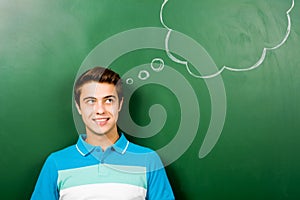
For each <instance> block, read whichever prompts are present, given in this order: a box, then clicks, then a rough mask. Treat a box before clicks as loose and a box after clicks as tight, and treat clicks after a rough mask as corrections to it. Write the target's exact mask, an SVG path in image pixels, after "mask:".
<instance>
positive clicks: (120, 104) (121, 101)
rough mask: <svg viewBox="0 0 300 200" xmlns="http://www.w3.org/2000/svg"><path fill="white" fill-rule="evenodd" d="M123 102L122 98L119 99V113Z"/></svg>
mask: <svg viewBox="0 0 300 200" xmlns="http://www.w3.org/2000/svg"><path fill="white" fill-rule="evenodd" d="M123 100H124V97H122V98H121V99H120V103H119V110H118V111H119V112H120V111H121V109H122V106H123Z"/></svg>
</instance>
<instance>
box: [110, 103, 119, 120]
mask: <svg viewBox="0 0 300 200" xmlns="http://www.w3.org/2000/svg"><path fill="white" fill-rule="evenodd" d="M108 111H109V112H110V113H111V115H113V116H114V117H116V118H117V117H118V114H119V107H118V106H115V105H114V106H112V107H110V108H109V109H108Z"/></svg>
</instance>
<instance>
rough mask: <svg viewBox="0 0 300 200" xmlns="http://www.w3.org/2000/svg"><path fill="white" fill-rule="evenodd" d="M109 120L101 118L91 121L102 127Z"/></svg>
mask: <svg viewBox="0 0 300 200" xmlns="http://www.w3.org/2000/svg"><path fill="white" fill-rule="evenodd" d="M109 119H110V118H109V117H101V118H95V119H93V121H94V122H95V123H96V124H97V125H99V126H104V125H105V124H106V123H107V122H108V120H109Z"/></svg>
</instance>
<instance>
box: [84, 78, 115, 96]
mask: <svg viewBox="0 0 300 200" xmlns="http://www.w3.org/2000/svg"><path fill="white" fill-rule="evenodd" d="M109 95H113V96H116V97H117V90H116V86H115V85H114V84H110V83H99V82H94V81H93V82H89V83H86V84H84V85H83V86H82V87H81V95H80V98H81V99H82V98H85V97H95V98H103V97H106V96H109Z"/></svg>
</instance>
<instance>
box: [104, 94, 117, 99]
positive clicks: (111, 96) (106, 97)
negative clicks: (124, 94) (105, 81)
mask: <svg viewBox="0 0 300 200" xmlns="http://www.w3.org/2000/svg"><path fill="white" fill-rule="evenodd" d="M109 98H114V99H117V97H116V96H115V95H107V96H105V97H103V99H109Z"/></svg>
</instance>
